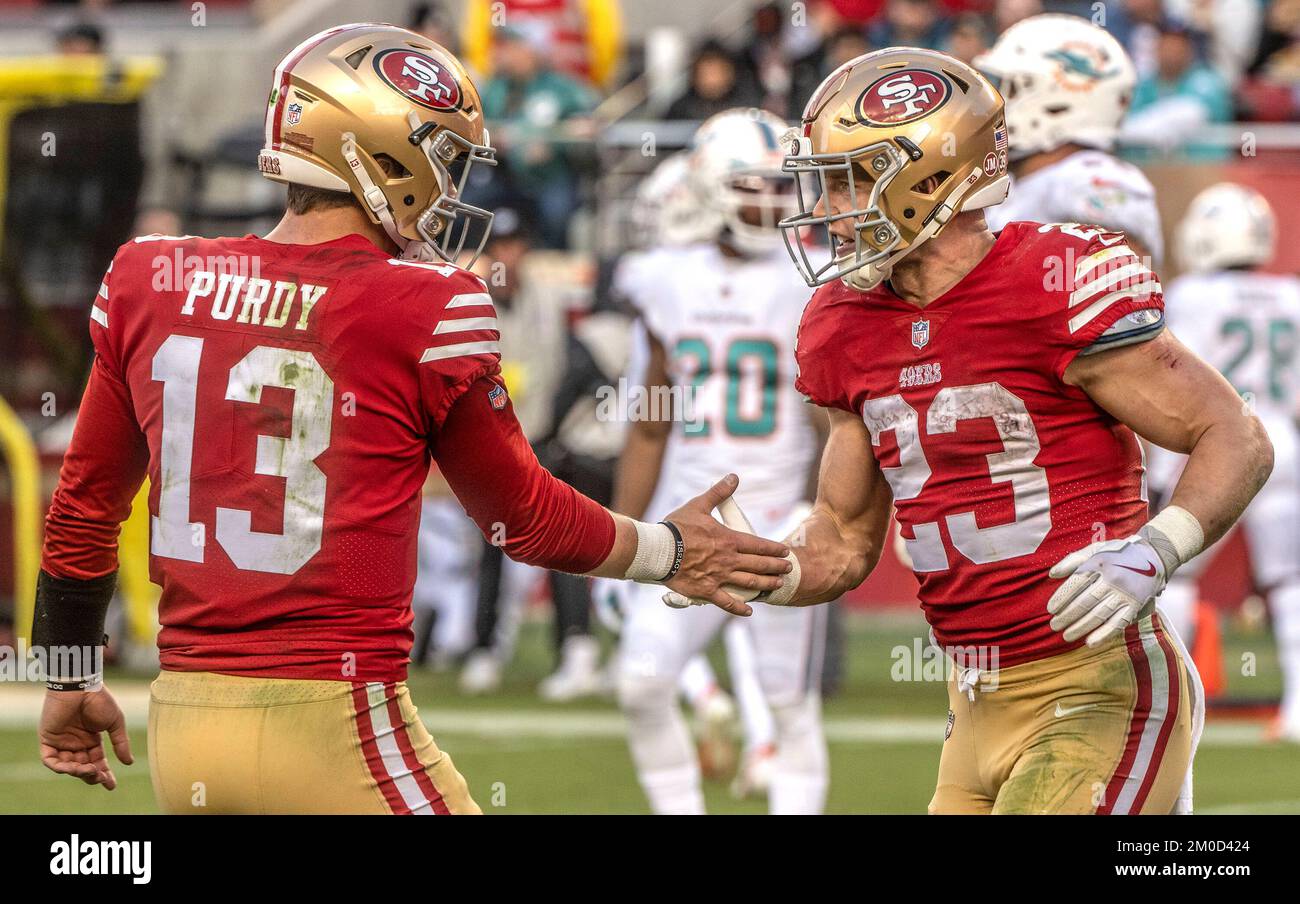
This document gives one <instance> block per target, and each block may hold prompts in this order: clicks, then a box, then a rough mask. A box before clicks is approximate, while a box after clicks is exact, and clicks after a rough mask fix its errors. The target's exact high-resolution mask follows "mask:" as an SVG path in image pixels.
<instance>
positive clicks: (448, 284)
mask: <svg viewBox="0 0 1300 904" xmlns="http://www.w3.org/2000/svg"><path fill="white" fill-rule="evenodd" d="M491 161H492V149H491V147H490V145H489V143H488V136H487V132H486V130H485V129H484V125H483V121H482V116H481V112H480V107H479V100H478V95H477V93H476V91H475V89H474V86H473V84H472V83H471V82H470V80H469V78H468V77H467V76H466V74H465V71H464V70H463V69H462V68H461V66H460V64H459V62H457V61H456V59H455V58H454V57H452V56H451V55H450V54H448V53H447V52H446V51H445V50H444V49H442V48H441V47H438V46H437V45H434V44H432V43H430V42H429V41H427V40H425V39H423V38H421V37H420V36H418V35H416V34H413V33H411V32H408V31H406V30H404V29H400V28H395V27H393V26H386V25H365V24H362V25H347V26H342V27H339V28H334V29H330V30H327V31H324V32H321V33H320V34H317V35H315V36H313V37H311V38H309V39H308V40H306V41H304V42H303V43H302V44H301V45H299V46H298V47H297V48H295V49H294V50H293V51H292V52H290V54H289V55H288V56H286V57H285V58H284V60H283V61H282V62H281V63H280V65H279V67H278V68H277V69H276V73H275V84H274V87H273V90H272V92H271V101H270V105H269V107H268V110H267V115H266V147H265V149H264V150H263V151H262V154H261V157H260V168H261V170H262V172H263V173H264V174H266V175H267V176H269V177H270V178H272V179H275V180H276V181H280V182H286V183H288V184H289V200H288V210H287V212H286V213H285V216H284V218H283V220H281V222H280V224H279V225H278V226H277V227H276V228H275V229H274V230H273V231H272V232H271V233H270V234H269V235H268V236H267V237H266V238H264V239H263V238H257V237H255V236H245V237H243V238H224V239H214V240H208V239H201V238H196V237H193V236H181V237H170V236H149V237H147V238H143V239H137V240H136V241H134V242H131V243H128V244H127V245H124V246H123V247H122V248H121V250H120V251H119V252H118V253H117V255H116V257H115V258H114V261H113V264H112V266H111V267H110V268H109V273H108V275H107V276H106V277H105V280H104V284H103V286H102V287H101V289H100V292H99V296H98V298H96V299H95V303H94V306H93V308H92V309H91V325H90V329H91V335H92V338H93V340H94V346H95V352H96V356H95V361H94V366H93V370H92V373H91V377H90V381H89V384H88V385H87V388H86V391H85V396H84V398H83V401H82V405H81V409H80V414H79V417H78V422H77V427H76V432H75V435H74V437H73V440H72V444H71V446H70V448H69V449H68V452H67V455H66V457H65V460H64V465H63V471H62V474H61V478H60V483H59V488H58V490H57V491H56V494H55V498H54V501H53V504H52V506H51V508H50V511H49V514H48V517H47V520H46V537H45V548H44V556H43V562H42V574H41V576H40V583H39V589H38V593H37V597H38V598H37V609H36V620H35V624H34V628H33V643H34V645H36V646H37V647H38V648H39V649H49V650H54V649H57V648H72V649H78V648H91V649H94V648H97V647H98V646H99V645H100V644H101V643H102V640H103V627H104V612H105V610H106V608H107V606H108V601H109V598H110V596H111V595H112V592H113V583H114V577H115V573H116V567H117V532H118V525H119V524H120V523H121V522H122V520H123V519H124V518H125V517H126V515H127V513H128V511H129V509H130V504H131V500H132V498H133V497H134V496H135V494H136V491H137V490H138V488H139V487H140V485H141V482H142V481H143V480H144V478H145V476H146V475H147V476H148V477H149V478H150V483H151V488H150V493H149V510H150V514H151V538H150V552H151V556H150V568H151V573H152V578H153V579H154V580H155V581H156V582H157V583H159V584H161V586H162V598H161V603H160V611H159V619H160V622H161V625H162V630H161V633H160V634H159V647H160V650H161V660H162V673H161V675H160V676H159V678H158V680H157V681H156V682H155V683H154V685H153V687H152V695H151V701H150V717H149V746H150V769H151V775H152V778H153V783H154V789H155V793H156V794H157V797H158V802H159V804H160V806H161V807H162V808H163V809H164V810H165V811H168V812H209V813H212V812H225V813H231V812H243V813H250V812H251V813H258V812H362V813H448V812H451V813H459V812H477V810H478V808H477V806H476V805H475V804H474V802H473V800H472V798H471V797H470V795H469V792H468V789H467V786H466V783H465V781H464V779H463V778H462V777H461V776H460V774H459V773H458V772H457V771H456V769H455V767H454V766H453V765H452V762H451V760H450V759H449V758H448V757H447V756H445V755H444V754H442V753H441V752H439V750H438V748H437V747H436V745H435V744H434V742H433V739H432V738H431V737H430V736H429V733H428V732H427V731H426V730H425V728H424V726H423V725H422V724H421V722H420V720H419V718H418V716H417V714H416V711H415V708H414V706H412V705H411V702H410V698H409V695H408V693H407V690H406V686H405V683H404V679H405V672H406V665H407V662H408V657H409V652H410V648H411V640H412V637H411V630H410V626H411V608H410V603H411V591H412V584H413V581H414V575H415V563H416V532H417V524H418V518H419V506H420V489H421V486H422V484H423V483H424V480H425V477H426V475H427V473H428V470H429V464H430V460H431V458H433V459H436V460H437V462H438V465H439V467H440V469H441V471H442V474H443V475H444V477H445V478H446V480H447V482H448V484H449V485H450V486H451V488H452V490H453V491H454V492H455V493H456V495H457V497H458V498H459V499H460V501H461V503H462V504H463V505H464V506H465V508H466V510H467V511H468V512H469V514H470V515H471V516H472V517H473V518H474V520H475V521H476V522H477V523H478V525H479V526H480V528H481V529H482V530H483V532H484V533H485V535H486V536H488V537H489V538H490V539H493V540H494V542H500V543H502V544H504V547H505V551H506V553H507V554H509V555H510V556H512V557H514V558H517V559H520V560H522V561H525V562H529V563H532V564H536V565H540V566H543V567H548V568H555V569H560V570H565V571H570V572H574V573H586V574H594V575H601V576H605V577H618V578H627V579H633V580H641V581H647V582H662V583H665V584H667V585H668V586H670V587H675V588H678V589H680V590H682V591H683V592H693V593H695V594H698V595H703V596H705V597H708V598H712V599H714V600H716V601H717V603H718V604H719V605H721V606H723V607H724V608H726V609H728V611H731V612H734V613H737V614H742V615H743V614H748V613H749V612H750V609H749V607H748V606H746V605H744V604H743V603H739V602H737V601H736V600H735V598H734V597H732V596H731V595H729V594H727V593H725V592H724V591H723V590H722V588H723V586H733V587H739V588H749V590H750V592H752V591H753V590H755V589H760V588H763V589H772V588H776V587H778V586H779V585H780V581H781V579H780V577H778V575H781V574H783V573H784V572H785V571H786V570H788V568H789V567H790V566H789V565H788V564H787V562H786V561H785V559H784V558H783V556H785V555H786V553H787V551H788V550H787V548H786V547H785V546H784V545H782V544H780V543H774V542H769V541H760V540H759V539H758V538H755V537H749V536H746V535H744V534H740V533H735V532H732V531H730V530H727V529H726V528H724V527H723V526H722V525H721V524H719V523H718V522H717V521H715V520H714V519H713V517H712V514H711V513H712V509H713V508H714V506H716V505H717V504H718V503H719V502H721V501H723V500H724V499H725V498H727V497H728V496H730V494H731V492H732V491H733V490H734V489H735V486H736V480H735V478H734V477H731V476H729V477H727V478H724V480H723V481H721V482H720V483H718V484H717V485H716V486H714V487H713V488H712V489H711V490H710V491H709V492H708V493H705V494H704V495H702V496H700V497H697V498H696V499H694V500H692V501H691V502H689V503H688V504H686V505H685V506H683V507H682V508H680V509H678V510H677V511H675V512H674V513H673V514H671V515H669V516H668V518H667V519H665V521H664V522H661V523H660V524H654V525H652V524H643V523H640V522H636V521H633V520H632V519H630V518H626V517H622V516H618V515H613V514H611V513H610V512H608V511H607V510H605V509H603V508H602V507H601V506H599V505H597V504H596V503H594V502H592V501H591V500H590V499H587V498H586V497H584V496H582V495H580V494H578V493H577V492H576V491H574V490H573V489H572V488H570V487H568V486H567V485H565V484H563V483H561V482H559V481H557V480H556V479H555V478H553V477H552V476H551V475H550V474H549V473H547V472H546V471H545V470H544V469H542V467H541V466H540V465H539V464H538V463H537V460H536V458H535V457H534V456H533V454H532V452H531V450H530V449H529V446H528V443H527V442H526V441H525V440H524V437H523V434H522V433H521V431H520V429H519V425H518V423H517V421H516V420H515V417H514V413H513V409H512V408H511V406H510V403H509V399H508V398H507V396H506V391H505V388H504V386H503V385H502V384H501V382H500V378H499V376H498V374H499V364H498V359H499V356H498V349H497V346H498V338H499V337H498V334H497V332H496V320H495V317H494V312H493V308H492V304H491V299H490V297H489V295H488V294H487V291H486V287H485V286H484V284H483V283H482V282H481V281H480V280H479V279H478V278H477V277H476V276H474V275H472V274H471V273H470V272H468V271H467V270H465V269H461V267H458V266H456V263H457V262H460V263H463V262H464V260H465V258H464V257H462V256H461V250H462V246H463V244H464V241H465V236H466V234H467V231H468V227H469V225H470V224H471V222H475V221H477V222H478V223H479V225H480V227H481V228H482V229H483V238H486V227H487V226H488V225H489V222H488V221H490V214H488V213H487V212H486V211H483V210H480V209H478V208H475V207H473V206H471V205H468V204H467V203H465V202H464V201H463V200H462V199H461V197H460V189H461V187H462V186H463V185H464V184H465V178H466V176H467V175H468V172H469V169H470V167H472V166H474V165H475V164H478V163H490V162H491ZM479 247H480V248H481V247H482V243H481V241H480V243H479ZM49 678H50V690H49V692H48V694H47V697H46V704H45V710H44V713H43V716H42V719H41V725H40V740H41V755H42V760H43V761H44V763H45V764H46V765H47V766H48V767H49V768H51V769H53V770H54V771H56V772H61V773H65V774H69V775H75V776H77V777H79V778H81V779H83V780H84V781H86V782H88V783H90V784H103V785H105V786H106V787H107V788H109V789H110V790H111V789H112V788H113V787H114V785H115V778H114V775H113V772H112V770H111V769H110V768H109V765H108V762H107V758H106V756H105V753H104V750H103V746H102V742H101V733H102V732H104V731H107V732H108V733H109V735H110V739H111V741H112V746H113V747H114V750H115V753H116V754H117V757H118V758H119V759H120V760H121V761H122V762H126V763H129V762H130V751H129V747H128V745H127V738H126V732H125V728H124V726H123V721H122V715H121V712H120V710H119V709H118V707H117V705H116V704H115V703H114V702H113V699H112V697H111V696H110V695H109V693H108V691H107V690H105V689H103V686H102V676H101V675H100V674H98V672H97V671H96V670H95V669H94V668H93V667H92V668H83V669H82V670H80V671H77V672H76V673H71V672H70V671H69V670H64V671H60V672H55V673H54V674H51V675H50V676H49Z"/></svg>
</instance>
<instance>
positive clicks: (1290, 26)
mask: <svg viewBox="0 0 1300 904" xmlns="http://www.w3.org/2000/svg"><path fill="white" fill-rule="evenodd" d="M1249 72H1250V74H1251V75H1258V76H1263V77H1265V78H1268V79H1269V80H1270V81H1275V82H1286V83H1291V84H1295V83H1297V82H1300V0H1276V2H1275V3H1274V4H1273V5H1272V6H1270V7H1269V10H1268V15H1267V17H1266V18H1265V20H1264V29H1263V34H1262V35H1261V36H1260V40H1259V48H1258V50H1257V52H1256V54H1255V58H1254V60H1252V61H1251V63H1250V67H1249Z"/></svg>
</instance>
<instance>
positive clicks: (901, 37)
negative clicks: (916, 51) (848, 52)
mask: <svg viewBox="0 0 1300 904" xmlns="http://www.w3.org/2000/svg"><path fill="white" fill-rule="evenodd" d="M947 35H948V22H947V21H946V20H945V19H944V18H943V11H942V10H941V9H939V6H938V4H937V3H935V0H889V2H888V3H886V4H885V15H884V18H883V19H878V20H877V21H876V22H875V23H874V24H873V25H872V26H871V27H870V28H869V29H868V31H867V37H868V38H870V39H871V43H872V44H874V45H875V46H876V47H929V48H932V49H935V50H937V49H939V48H941V47H943V46H944V41H945V39H946V38H947Z"/></svg>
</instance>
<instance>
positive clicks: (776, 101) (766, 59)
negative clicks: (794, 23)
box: [742, 3, 791, 115]
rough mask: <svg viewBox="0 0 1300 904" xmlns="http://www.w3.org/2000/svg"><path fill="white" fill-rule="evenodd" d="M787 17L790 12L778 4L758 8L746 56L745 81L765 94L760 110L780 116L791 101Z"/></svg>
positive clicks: (743, 60) (768, 4) (745, 52)
mask: <svg viewBox="0 0 1300 904" xmlns="http://www.w3.org/2000/svg"><path fill="white" fill-rule="evenodd" d="M785 17H786V11H785V10H783V9H782V8H781V6H780V5H779V4H777V3H764V4H763V5H762V6H759V7H758V8H756V9H755V10H754V17H753V19H752V20H751V23H750V28H751V34H750V37H749V40H748V41H747V42H746V44H745V50H744V53H743V56H742V62H743V63H744V64H745V65H744V77H746V78H752V79H753V81H754V82H756V83H757V84H758V87H759V90H760V91H761V92H762V96H763V99H762V102H761V103H760V104H759V106H761V107H763V108H764V109H767V110H771V111H772V112H774V113H776V114H777V115H780V114H781V113H782V112H783V111H784V110H785V108H786V105H787V103H788V102H789V97H790V82H791V73H790V58H789V56H788V55H787V53H786V48H785V41H784V40H783V37H782V27H783V26H784V24H785Z"/></svg>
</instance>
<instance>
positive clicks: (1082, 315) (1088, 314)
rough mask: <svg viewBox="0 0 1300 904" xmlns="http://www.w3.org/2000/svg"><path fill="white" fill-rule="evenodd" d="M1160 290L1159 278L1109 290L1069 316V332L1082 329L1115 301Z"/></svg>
mask: <svg viewBox="0 0 1300 904" xmlns="http://www.w3.org/2000/svg"><path fill="white" fill-rule="evenodd" d="M1160 291H1161V288H1160V282H1159V280H1156V279H1151V280H1150V281H1148V282H1145V283H1143V284H1142V285H1141V286H1137V287H1133V286H1130V287H1128V288H1124V289H1118V290H1116V291H1114V292H1111V293H1110V294H1109V295H1103V296H1101V298H1098V299H1097V300H1096V301H1094V302H1093V303H1092V304H1090V305H1088V306H1087V307H1086V308H1084V309H1083V310H1082V311H1080V312H1079V313H1078V314H1076V315H1075V316H1073V317H1071V318H1070V332H1071V333H1077V332H1079V330H1081V329H1083V328H1084V327H1085V326H1087V325H1088V324H1089V323H1091V322H1092V321H1093V320H1095V319H1096V318H1097V316H1098V315H1099V314H1101V312H1102V311H1104V310H1106V309H1107V308H1108V307H1110V306H1111V305H1113V304H1114V303H1115V302H1117V301H1122V300H1124V299H1129V298H1143V297H1146V296H1149V295H1155V294H1157V293H1159V292H1160Z"/></svg>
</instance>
